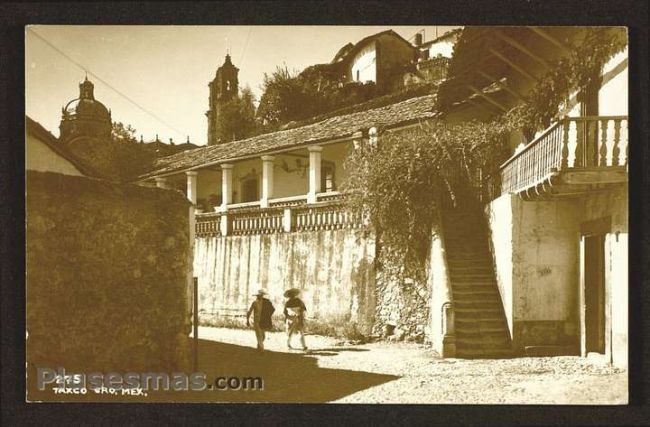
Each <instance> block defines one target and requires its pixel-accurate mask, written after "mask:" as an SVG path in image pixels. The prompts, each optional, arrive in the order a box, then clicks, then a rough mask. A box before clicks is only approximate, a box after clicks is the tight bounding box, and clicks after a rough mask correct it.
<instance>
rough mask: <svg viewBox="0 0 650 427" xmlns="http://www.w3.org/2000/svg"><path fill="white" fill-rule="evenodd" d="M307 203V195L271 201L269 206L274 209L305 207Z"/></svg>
mask: <svg viewBox="0 0 650 427" xmlns="http://www.w3.org/2000/svg"><path fill="white" fill-rule="evenodd" d="M305 203H307V196H305V195H300V196H290V197H282V198H278V199H271V200H269V206H272V207H286V206H300V205H304V204H305Z"/></svg>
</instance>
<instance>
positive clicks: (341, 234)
mask: <svg viewBox="0 0 650 427" xmlns="http://www.w3.org/2000/svg"><path fill="white" fill-rule="evenodd" d="M374 253H375V238H374V235H372V234H364V232H362V231H358V230H352V229H342V230H327V231H313V232H291V233H277V234H265V235H248V236H226V237H199V238H197V239H196V241H195V257H194V274H195V275H196V276H197V277H198V278H199V294H200V300H199V309H200V310H203V311H202V320H203V321H207V320H210V319H213V318H215V317H219V316H224V315H225V316H227V315H230V316H241V315H242V314H245V311H246V310H247V309H248V307H249V305H250V303H251V302H252V300H253V297H252V294H253V293H255V292H256V291H257V290H258V289H259V288H260V287H263V288H266V289H267V291H268V292H269V294H270V299H271V301H272V302H273V304H274V305H275V307H276V313H278V314H280V313H281V311H282V307H283V304H284V298H283V296H282V294H283V293H284V290H286V289H288V288H291V287H296V288H300V289H302V290H303V300H304V301H305V304H306V305H307V310H308V317H311V318H315V319H316V320H318V321H323V322H327V321H330V320H342V319H343V320H347V321H351V322H356V323H358V325H359V326H360V327H361V329H362V330H363V331H364V332H365V333H368V332H369V331H370V327H371V325H372V323H373V317H374V305H375V304H374V287H375V272H374V267H373V263H374Z"/></svg>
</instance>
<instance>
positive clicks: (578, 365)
mask: <svg viewBox="0 0 650 427" xmlns="http://www.w3.org/2000/svg"><path fill="white" fill-rule="evenodd" d="M199 337H200V338H201V339H202V340H205V341H217V342H220V343H225V344H233V345H235V346H238V347H239V346H241V347H250V348H253V347H255V336H254V333H253V331H243V330H236V329H225V328H208V327H205V328H201V329H200V331H199ZM297 344H298V343H296V345H297ZM339 344H340V343H339V342H337V340H336V339H334V338H329V337H322V336H313V335H312V336H309V335H308V336H307V345H308V346H309V350H308V351H307V352H305V353H303V352H302V351H298V350H293V351H292V350H288V349H287V347H286V338H285V335H284V334H282V333H270V334H267V340H266V348H267V352H266V353H265V354H263V355H260V356H259V358H260V360H262V359H264V360H265V361H268V360H270V359H271V358H273V357H278V356H281V355H282V354H284V355H286V356H289V355H291V356H292V357H293V359H292V360H299V359H297V358H303V359H313V361H310V362H312V364H313V362H315V365H316V366H317V368H319V369H320V370H322V371H323V372H332V373H333V375H332V376H333V380H334V388H339V385H341V384H343V383H345V382H346V381H347V380H350V381H348V382H349V383H353V382H354V381H353V380H352V378H353V377H355V376H357V377H358V376H359V374H362V373H365V374H366V377H361V378H363V380H361V381H360V383H359V384H348V385H349V387H348V388H347V389H346V388H345V387H343V386H341V387H340V390H338V392H337V393H334V395H330V396H326V394H327V393H324V394H322V393H321V394H319V393H317V394H316V395H314V394H312V390H311V389H310V388H311V387H312V386H313V387H316V388H322V387H326V385H325V384H326V383H327V381H325V382H322V381H321V384H319V381H318V380H317V378H319V376H318V375H314V374H313V372H315V371H312V369H314V368H312V367H311V366H312V364H310V368H309V369H308V370H305V371H304V372H301V367H302V366H303V365H302V364H296V365H295V366H291V363H292V362H288V363H285V361H284V360H281V359H279V360H278V361H279V363H280V364H281V366H278V367H277V369H280V370H282V371H285V372H287V375H298V376H303V374H304V375H306V376H311V377H312V378H313V379H314V382H313V383H312V382H307V384H308V385H307V386H303V387H302V391H301V390H296V392H297V393H300V394H301V395H302V397H303V401H319V400H320V401H332V402H338V403H445V404H468V403H469V404H471V403H481V404H525V403H533V404H626V403H627V401H628V393H627V384H628V379H627V372H626V371H621V370H620V369H617V368H613V367H609V366H604V365H602V364H600V363H598V362H597V361H594V360H589V359H585V358H581V357H573V356H566V357H525V358H517V359H501V360H463V359H442V358H440V357H439V356H438V355H437V354H436V353H435V352H433V351H432V350H431V349H430V348H428V347H427V346H425V345H420V344H412V343H386V342H378V343H371V344H364V345H339ZM203 353H205V351H204V352H203ZM201 357H202V359H203V361H204V363H205V361H206V358H207V359H208V360H209V359H210V355H209V354H202V355H201ZM204 363H201V365H203V366H205V365H204ZM261 363H264V364H265V362H261ZM215 365H216V366H218V365H219V363H218V362H216V363H215ZM273 372H275V370H274V371H273ZM208 373H209V372H208ZM361 383H365V384H361ZM277 385H280V384H277ZM272 386H273V384H272V383H269V382H268V381H267V382H266V388H267V389H268V388H269V387H272ZM332 391H334V390H332ZM249 396H250V397H251V398H253V399H254V400H256V399H255V395H249ZM269 397H270V396H269ZM276 397H278V398H279V400H280V401H301V398H300V395H298V396H287V395H286V394H282V395H276ZM312 397H314V398H315V399H312ZM321 397H322V398H324V399H327V400H321V399H320V398H321ZM262 400H264V401H269V400H267V399H266V398H264V399H262ZM270 400H271V401H273V400H275V399H270Z"/></svg>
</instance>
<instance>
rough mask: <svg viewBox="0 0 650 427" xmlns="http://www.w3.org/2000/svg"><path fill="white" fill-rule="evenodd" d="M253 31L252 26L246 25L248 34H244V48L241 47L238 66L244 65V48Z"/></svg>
mask: <svg viewBox="0 0 650 427" xmlns="http://www.w3.org/2000/svg"><path fill="white" fill-rule="evenodd" d="M252 32H253V26H250V27H248V34H247V35H246V42H245V43H244V48H243V49H242V53H241V55H239V56H240V57H241V59H240V60H239V67H243V65H244V58H245V55H246V48H247V47H248V41H249V40H250V37H251V33H252Z"/></svg>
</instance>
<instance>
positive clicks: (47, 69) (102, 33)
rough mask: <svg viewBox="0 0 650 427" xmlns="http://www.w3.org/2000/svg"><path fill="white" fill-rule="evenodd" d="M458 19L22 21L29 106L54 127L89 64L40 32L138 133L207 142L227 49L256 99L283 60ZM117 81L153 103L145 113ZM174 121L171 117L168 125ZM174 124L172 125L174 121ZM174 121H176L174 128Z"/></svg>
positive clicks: (313, 60) (432, 30)
mask: <svg viewBox="0 0 650 427" xmlns="http://www.w3.org/2000/svg"><path fill="white" fill-rule="evenodd" d="M453 28H456V27H446V26H439V27H433V26H355V27H353V26H108V25H107V26H62V25H35V26H29V27H27V28H26V31H25V34H26V40H25V110H26V113H27V115H28V116H30V117H31V118H32V119H34V120H36V121H37V122H39V123H41V124H42V125H43V126H44V127H45V128H46V129H48V130H49V131H50V132H52V133H53V134H54V135H55V136H58V135H59V129H58V128H59V121H60V119H61V107H63V106H64V105H65V104H66V103H67V102H68V101H70V100H72V99H74V98H77V96H78V95H79V88H78V85H79V83H80V82H81V81H83V79H84V71H83V70H82V69H80V68H79V67H78V66H77V65H75V64H73V63H72V62H71V61H70V60H68V59H66V58H65V57H64V56H62V55H61V54H60V53H58V52H57V51H56V50H54V49H53V48H52V47H50V46H48V45H47V44H46V43H45V42H44V41H43V40H41V39H39V38H38V37H37V36H35V35H33V34H32V32H36V33H38V35H40V36H41V37H42V38H44V39H46V40H47V41H48V42H50V43H51V44H52V45H54V46H56V47H57V48H58V49H60V50H61V51H63V52H64V53H65V54H66V55H67V56H69V57H70V58H71V59H72V60H74V61H75V62H77V63H79V64H80V65H82V66H83V67H84V68H86V69H87V70H88V78H89V79H90V80H91V81H92V82H93V83H94V84H95V98H96V99H97V100H99V101H101V102H102V103H103V104H104V105H106V107H108V108H110V109H111V110H112V118H113V121H120V122H123V123H125V124H131V125H132V126H133V127H134V128H136V129H137V137H138V138H139V137H140V134H142V135H144V139H145V140H152V139H153V138H155V135H156V134H159V136H160V139H161V140H163V141H164V142H168V141H169V138H173V139H174V142H184V141H185V139H186V138H187V136H188V135H189V137H190V141H191V142H193V143H195V144H198V145H203V144H205V143H206V132H207V121H206V117H205V112H206V110H207V109H208V86H207V85H208V82H209V81H211V80H212V79H213V78H214V75H215V72H216V69H217V68H218V67H219V66H220V65H221V64H222V63H223V60H224V56H225V55H226V50H227V49H228V48H229V49H230V55H231V57H232V61H233V63H234V64H235V66H236V67H238V68H239V84H240V87H244V86H246V85H249V86H250V87H251V89H252V90H253V92H254V93H255V94H256V96H257V98H258V100H259V97H260V96H261V85H262V80H263V76H264V73H265V72H266V73H271V72H273V71H274V70H275V67H276V66H277V65H282V64H286V65H287V66H288V67H289V69H295V70H298V71H301V70H303V69H304V68H305V67H307V66H309V65H313V64H317V63H324V62H330V61H331V60H332V58H333V57H334V55H335V54H336V52H337V51H338V50H339V49H340V48H341V47H342V46H343V45H345V44H346V43H348V42H352V43H356V42H357V41H359V40H360V39H362V38H363V37H366V36H368V35H371V34H374V33H377V32H380V31H384V30H387V29H393V30H395V31H396V32H397V33H399V34H400V35H401V36H402V37H404V38H405V39H407V40H409V39H412V37H413V36H414V34H415V33H416V32H418V31H420V30H421V29H424V30H425V38H424V40H425V41H429V40H432V39H433V38H435V35H436V31H437V33H438V35H439V36H440V35H442V34H443V33H445V32H447V31H449V30H451V29H453ZM95 76H98V77H99V78H101V79H102V80H104V81H106V82H107V83H109V84H110V85H111V86H112V87H113V88H115V89H117V90H118V91H119V92H121V93H122V94H124V95H126V96H128V97H129V98H130V99H131V100H133V101H135V102H136V103H137V104H139V105H140V106H142V107H143V108H144V109H146V110H148V111H150V112H151V113H153V114H154V115H155V116H157V117H158V118H160V119H162V120H163V121H164V122H165V123H166V124H163V123H161V122H160V121H159V120H157V119H156V118H154V117H152V116H151V115H149V114H147V113H145V112H143V111H142V110H141V109H139V108H138V107H136V106H135V105H133V104H132V103H130V102H129V101H128V100H126V99H125V98H124V97H123V96H121V95H119V94H117V93H116V92H115V91H114V90H113V89H111V88H110V87H108V86H107V85H105V84H104V83H102V82H100V81H98V79H97V78H96V77H95ZM167 125H169V126H167ZM170 127H171V128H170ZM174 129H176V130H174Z"/></svg>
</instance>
